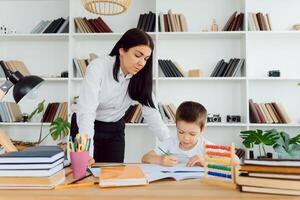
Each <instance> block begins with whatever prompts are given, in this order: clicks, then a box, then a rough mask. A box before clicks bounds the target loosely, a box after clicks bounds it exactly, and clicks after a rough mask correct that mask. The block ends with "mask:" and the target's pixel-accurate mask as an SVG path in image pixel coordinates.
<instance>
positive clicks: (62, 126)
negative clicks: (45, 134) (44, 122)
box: [50, 118, 71, 140]
mask: <svg viewBox="0 0 300 200" xmlns="http://www.w3.org/2000/svg"><path fill="white" fill-rule="evenodd" d="M70 127H71V124H70V123H69V122H68V121H65V120H63V119H62V118H57V119H55V120H54V121H53V122H52V123H51V124H50V134H51V137H52V138H53V140H57V139H60V140H61V139H63V138H64V137H65V136H67V135H68V133H69V129H70Z"/></svg>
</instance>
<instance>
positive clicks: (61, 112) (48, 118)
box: [41, 102, 68, 122]
mask: <svg viewBox="0 0 300 200" xmlns="http://www.w3.org/2000/svg"><path fill="white" fill-rule="evenodd" d="M67 116H68V102H62V103H49V104H48V106H47V108H46V111H45V113H44V115H43V118H42V120H41V122H52V121H53V120H55V119H56V118H62V119H63V120H67Z"/></svg>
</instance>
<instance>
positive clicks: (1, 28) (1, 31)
mask: <svg viewBox="0 0 300 200" xmlns="http://www.w3.org/2000/svg"><path fill="white" fill-rule="evenodd" d="M16 33H17V32H16V30H14V29H13V28H10V27H8V26H6V25H4V24H2V25H1V26H0V34H16Z"/></svg>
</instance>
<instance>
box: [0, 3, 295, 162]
mask: <svg viewBox="0 0 300 200" xmlns="http://www.w3.org/2000/svg"><path fill="white" fill-rule="evenodd" d="M271 4H272V5H271ZM299 6H300V2H299V1H297V0H286V1H282V0H273V1H272V3H271V2H269V1H267V0H210V1H208V0H190V1H188V3H187V2H186V1H182V0H163V1H162V0H133V1H132V5H131V7H130V8H129V10H128V11H127V12H125V13H124V14H122V15H117V16H103V17H102V19H103V20H104V21H105V22H106V23H107V24H108V25H109V26H110V28H111V29H112V30H113V31H114V32H113V33H76V32H75V25H74V21H73V19H74V18H75V17H87V18H96V17H97V16H96V15H93V14H90V13H88V12H87V11H85V10H84V9H83V7H82V6H81V5H80V0H42V1H38V0H0V24H6V25H10V27H12V28H14V29H15V30H16V31H17V33H14V34H11V35H0V58H1V59H4V60H9V59H19V60H22V61H23V62H24V63H25V64H26V66H27V67H28V68H29V71H30V72H31V73H32V74H36V75H40V76H43V77H47V78H45V79H46V82H45V84H44V85H43V86H42V87H43V88H41V93H40V94H39V97H38V99H37V100H34V101H33V100H31V101H28V102H22V103H21V104H20V106H21V109H22V112H31V111H32V110H33V109H34V107H35V106H36V105H37V103H38V102H40V101H41V100H42V99H45V100H46V103H49V102H64V101H67V102H68V103H69V114H70V113H71V112H72V108H71V102H72V99H73V97H74V96H76V95H78V92H79V87H80V84H81V81H82V79H83V78H80V77H74V75H73V60H72V59H73V58H75V57H76V58H87V57H88V55H89V53H92V52H93V53H96V54H107V53H109V51H110V50H111V48H112V47H113V45H114V44H115V42H116V41H117V40H118V39H119V38H120V37H121V35H122V34H123V32H124V31H126V30H128V29H129V28H133V27H136V25H137V22H138V18H139V15H140V14H142V13H148V12H149V11H152V12H155V13H156V14H159V13H160V12H163V13H166V12H167V11H168V9H172V11H173V12H174V13H182V14H184V15H185V17H186V20H187V25H188V32H158V23H156V32H151V33H149V34H150V35H151V37H152V38H153V40H154V42H155V51H154V64H155V65H154V71H153V74H154V78H153V84H154V93H155V96H156V99H157V100H158V101H160V102H164V103H168V102H170V103H173V104H174V105H175V106H178V105H179V104H180V103H181V102H182V101H184V100H195V101H199V102H201V103H202V104H203V105H205V106H206V108H207V109H208V112H209V113H213V114H220V115H221V117H222V122H221V123H208V125H207V128H206V132H205V135H206V137H207V138H208V139H209V140H211V141H213V142H215V143H224V144H230V143H231V142H232V141H233V142H235V143H236V146H237V147H242V144H241V141H240V138H239V132H240V131H241V130H247V129H256V128H259V129H270V128H277V129H280V130H285V131H287V132H288V133H290V134H292V135H293V134H296V133H298V130H299V128H300V114H299V109H298V108H299V107H300V87H299V86H297V83H298V82H300V68H299V59H298V55H299V43H300V31H291V30H290V28H291V26H292V25H293V24H295V23H299V22H300V14H299V12H298V10H297V8H298V7H299ZM283 7H284V9H282V8H283ZM24 8H26V9H24ZM12 10H14V13H15V12H17V13H19V15H18V16H16V15H15V14H14V13H13V12H9V11H12ZM234 11H238V12H243V13H245V17H244V29H243V30H242V31H229V32H221V31H219V32H202V30H204V29H208V30H210V25H211V23H212V20H213V19H216V22H217V24H218V26H219V30H221V29H222V28H223V26H224V25H225V23H226V22H227V20H228V18H229V17H230V16H231V14H232V13H233V12H234ZM248 12H262V13H269V14H270V17H271V22H272V25H273V30H272V31H249V30H248V28H247V27H248V15H247V13H248ZM67 16H70V24H69V30H70V33H60V34H29V32H30V31H31V29H32V28H33V27H34V26H35V25H36V24H37V23H38V22H39V21H40V20H42V19H54V18H58V17H64V18H66V17H67ZM20 19H22V20H20ZM157 21H158V17H156V22H157ZM233 57H238V58H245V65H244V67H243V70H242V71H241V76H238V77H209V76H210V73H211V72H212V70H213V69H214V67H215V65H216V64H217V62H218V61H219V60H220V59H225V61H228V60H229V59H230V58H233ZM158 59H171V60H174V61H176V62H178V63H179V64H180V65H182V66H183V68H184V70H188V69H192V68H193V69H195V68H198V69H201V70H202V71H203V72H204V77H201V78H198V77H196V78H188V77H183V78H178V77H176V78H172V77H171V78H169V77H161V76H160V75H159V70H158V69H159V66H158ZM272 69H279V70H280V71H281V75H282V76H281V77H279V78H275V77H274V78H270V77H267V71H269V70H272ZM65 70H68V71H69V77H68V78H59V77H57V76H59V75H60V73H61V72H62V71H65ZM3 81H4V78H0V83H1V82H3ZM170 91H171V92H170ZM10 93H11V91H10ZM250 98H252V99H253V100H254V101H255V102H260V103H263V102H271V101H278V102H281V103H282V104H283V106H284V107H285V109H286V111H287V112H288V114H289V116H290V118H291V119H292V122H291V123H290V124H254V123H250V121H249V108H248V100H249V99H250ZM4 101H12V95H11V94H8V95H7V96H6V97H5V99H4ZM227 114H230V115H241V117H242V122H241V123H226V122H225V120H226V115H227ZM69 117H70V116H69ZM36 120H37V121H38V119H36ZM37 121H35V122H32V123H1V122H0V127H1V128H3V129H4V130H5V131H6V132H7V133H8V134H9V135H10V136H11V137H12V138H14V139H18V140H29V141H30V140H35V139H37V137H38V135H39V129H40V123H38V122H37ZM168 127H169V129H170V131H171V134H175V125H174V124H168ZM48 129H49V124H47V123H46V124H44V128H43V130H44V132H43V133H44V134H46V133H47V131H48ZM45 143H47V144H48V143H49V144H52V143H53V141H52V140H51V138H50V137H49V138H48V140H46V141H45ZM156 143H157V140H156V139H155V137H154V136H153V134H152V133H151V132H150V131H149V130H148V128H147V125H146V124H127V126H126V150H125V160H126V161H127V162H136V161H139V159H140V157H141V155H142V154H143V153H144V152H146V151H148V150H150V149H152V148H153V147H154V146H155V144H156ZM138 149H140V151H137V150H138Z"/></svg>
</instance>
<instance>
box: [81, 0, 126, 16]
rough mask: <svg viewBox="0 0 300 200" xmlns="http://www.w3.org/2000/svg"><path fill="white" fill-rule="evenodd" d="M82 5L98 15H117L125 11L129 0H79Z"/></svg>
mask: <svg viewBox="0 0 300 200" xmlns="http://www.w3.org/2000/svg"><path fill="white" fill-rule="evenodd" d="M81 3H82V5H83V7H84V8H85V9H86V10H87V11H89V12H91V13H94V14H98V15H118V14H121V13H123V12H125V11H126V10H127V9H128V8H129V6H130V4H131V0H81Z"/></svg>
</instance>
